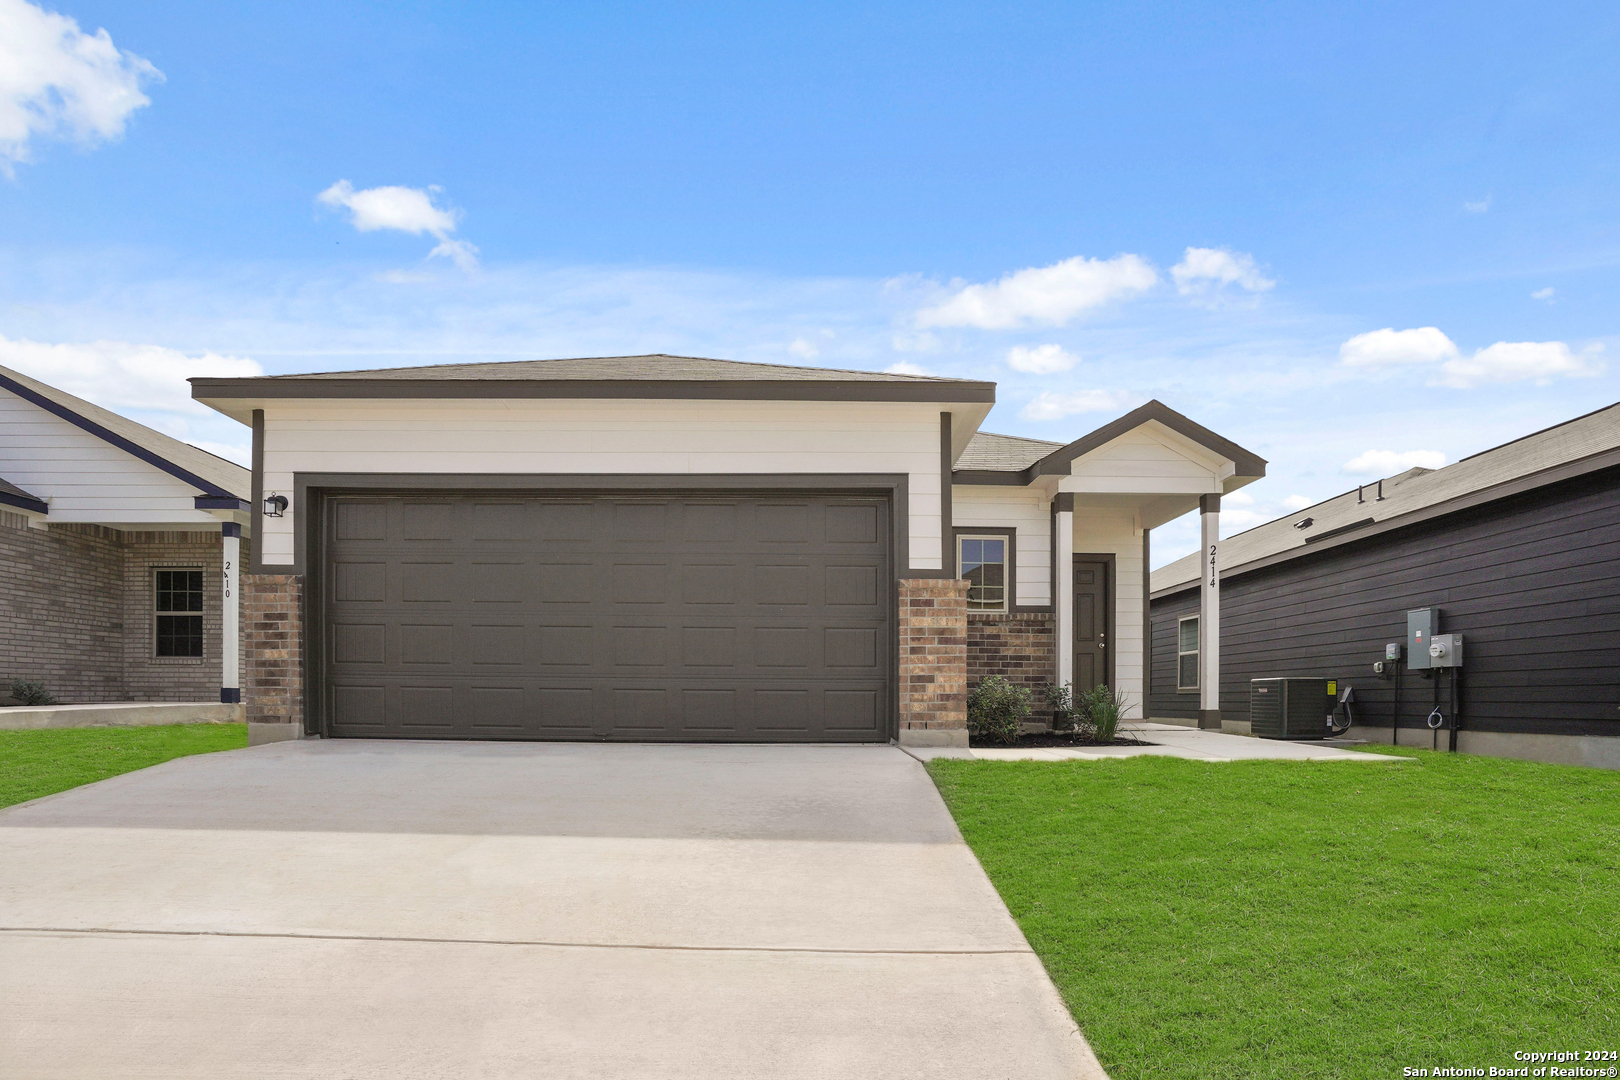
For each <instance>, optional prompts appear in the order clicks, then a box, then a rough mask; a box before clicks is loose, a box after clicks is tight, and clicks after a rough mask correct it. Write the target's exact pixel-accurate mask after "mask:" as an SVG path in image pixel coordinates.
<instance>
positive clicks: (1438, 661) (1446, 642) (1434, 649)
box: [1428, 634, 1463, 668]
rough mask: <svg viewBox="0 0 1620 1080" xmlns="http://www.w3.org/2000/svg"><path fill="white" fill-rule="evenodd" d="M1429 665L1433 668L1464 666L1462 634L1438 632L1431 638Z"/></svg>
mask: <svg viewBox="0 0 1620 1080" xmlns="http://www.w3.org/2000/svg"><path fill="white" fill-rule="evenodd" d="M1428 661H1429V666H1430V667H1432V668H1460V667H1462V666H1463V639H1462V635H1461V634H1436V635H1434V637H1433V638H1431V639H1430V640H1429V656H1428Z"/></svg>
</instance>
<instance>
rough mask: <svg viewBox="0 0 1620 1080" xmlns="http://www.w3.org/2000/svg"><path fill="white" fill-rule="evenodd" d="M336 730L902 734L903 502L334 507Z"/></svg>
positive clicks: (419, 500)
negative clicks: (895, 568)
mask: <svg viewBox="0 0 1620 1080" xmlns="http://www.w3.org/2000/svg"><path fill="white" fill-rule="evenodd" d="M323 516H324V522H323V532H324V534H325V536H324V543H323V549H324V550H323V555H322V559H321V564H322V569H323V576H322V580H321V582H320V584H319V593H320V600H319V603H320V605H321V607H322V608H323V610H324V614H323V622H322V633H321V636H320V641H319V643H318V647H319V649H320V655H321V658H322V664H321V669H322V670H321V673H320V676H319V677H320V679H321V702H320V705H321V711H322V713H323V714H324V720H325V723H326V730H327V732H328V733H329V734H331V735H335V736H351V737H353V736H359V737H379V738H430V739H446V738H450V739H627V740H731V741H750V742H753V741H848V742H870V741H884V740H886V739H887V738H888V726H889V725H888V717H889V711H890V705H889V702H890V699H891V688H890V672H891V671H892V670H893V668H894V661H893V657H892V650H893V645H892V641H893V626H892V623H891V619H892V617H893V616H892V612H891V599H890V594H891V586H890V583H891V580H892V576H893V575H892V573H891V568H890V565H889V557H890V556H889V551H890V531H889V530H890V522H889V506H888V502H887V500H886V499H884V498H878V497H866V496H859V495H851V496H833V495H822V494H806V495H757V496H756V495H748V496H731V495H723V496H714V495H707V494H693V495H681V496H670V495H657V496H654V495H646V496H638V495H626V494H622V493H613V494H611V495H609V494H603V495H588V496H543V495H535V496H522V497H512V496H496V495H487V496H477V495H467V496H454V497H443V496H430V495H421V496H415V495H411V496H396V495H388V496H370V495H353V496H348V495H344V496H329V497H328V498H327V499H326V513H325V514H324V515H323Z"/></svg>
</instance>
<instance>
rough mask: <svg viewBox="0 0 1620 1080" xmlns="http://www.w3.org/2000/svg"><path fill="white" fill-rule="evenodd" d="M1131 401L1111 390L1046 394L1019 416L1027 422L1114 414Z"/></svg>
mask: <svg viewBox="0 0 1620 1080" xmlns="http://www.w3.org/2000/svg"><path fill="white" fill-rule="evenodd" d="M1129 401H1130V399H1129V398H1128V397H1126V395H1124V394H1116V393H1114V392H1112V391H1109V390H1076V391H1074V392H1073V393H1069V394H1054V393H1051V392H1046V393H1042V394H1037V395H1036V397H1035V400H1033V401H1031V402H1030V403H1029V404H1028V405H1025V406H1024V408H1023V411H1022V412H1021V413H1020V414H1019V415H1021V416H1022V417H1023V418H1024V419H1025V420H1061V419H1063V418H1064V417H1065V416H1073V415H1074V414H1075V413H1087V412H1112V411H1114V410H1116V409H1123V408H1125V407H1126V405H1127V403H1128V402H1129Z"/></svg>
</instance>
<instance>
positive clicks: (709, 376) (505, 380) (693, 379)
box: [191, 353, 996, 418]
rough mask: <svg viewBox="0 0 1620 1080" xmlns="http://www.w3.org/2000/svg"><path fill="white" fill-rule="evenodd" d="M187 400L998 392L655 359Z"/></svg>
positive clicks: (493, 369)
mask: <svg viewBox="0 0 1620 1080" xmlns="http://www.w3.org/2000/svg"><path fill="white" fill-rule="evenodd" d="M191 396H192V397H193V398H196V399H197V400H199V401H206V402H208V403H209V404H211V405H213V407H214V408H216V409H220V411H222V412H227V413H234V414H240V413H242V412H243V407H242V406H240V405H238V406H236V407H235V408H234V409H233V408H232V407H231V406H229V405H227V404H226V403H228V402H232V401H237V402H241V401H254V400H270V399H288V398H305V399H311V398H313V399H339V398H361V399H379V398H416V399H433V398H460V399H469V398H484V399H488V398H495V399H501V400H510V399H516V398H595V399H603V398H631V399H642V400H646V399H679V398H688V399H709V400H753V401H928V402H949V403H951V404H962V405H979V404H994V403H995V400H996V384H995V383H993V382H980V381H977V380H974V379H947V378H942V377H939V376H935V375H904V374H900V373H898V372H892V371H846V370H842V369H838V368H810V367H793V366H791V365H787V364H755V363H747V362H744V361H740V360H711V359H708V358H706V357H701V356H667V355H664V354H662V353H655V354H652V355H648V356H597V357H581V358H578V359H569V360H507V361H502V362H499V363H487V364H434V365H429V366H426V367H407V368H379V369H376V370H373V371H328V372H320V373H316V374H309V375H264V376H259V377H258V378H251V379H214V378H198V379H192V380H191ZM239 418H240V417H239Z"/></svg>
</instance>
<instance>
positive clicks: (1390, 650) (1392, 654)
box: [1384, 641, 1401, 660]
mask: <svg viewBox="0 0 1620 1080" xmlns="http://www.w3.org/2000/svg"><path fill="white" fill-rule="evenodd" d="M1400 658H1401V643H1400V642H1398V641H1391V642H1389V643H1388V644H1386V645H1385V646H1384V659H1385V660H1399V659H1400Z"/></svg>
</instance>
